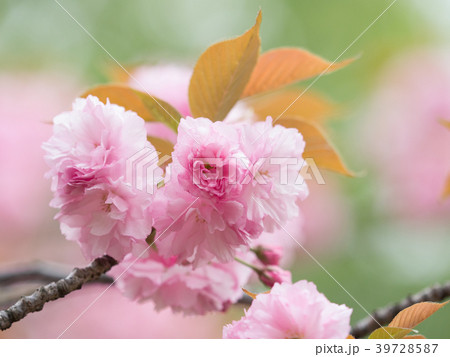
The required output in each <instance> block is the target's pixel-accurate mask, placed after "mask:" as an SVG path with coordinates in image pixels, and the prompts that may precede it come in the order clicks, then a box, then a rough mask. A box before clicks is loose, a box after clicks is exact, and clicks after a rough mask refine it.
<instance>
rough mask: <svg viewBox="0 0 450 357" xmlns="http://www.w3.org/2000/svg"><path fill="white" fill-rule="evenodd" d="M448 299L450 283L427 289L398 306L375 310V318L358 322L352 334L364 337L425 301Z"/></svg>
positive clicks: (369, 317)
mask: <svg viewBox="0 0 450 357" xmlns="http://www.w3.org/2000/svg"><path fill="white" fill-rule="evenodd" d="M448 297H450V281H447V282H446V283H444V284H442V285H439V284H437V285H434V286H432V287H428V288H425V289H423V290H422V291H419V292H418V293H416V294H414V295H410V296H408V297H407V298H406V299H404V300H402V301H400V302H399V303H397V304H392V305H388V306H386V307H382V308H379V309H377V310H375V311H374V312H373V313H372V317H373V318H372V317H371V316H367V317H366V318H364V319H362V320H361V321H359V322H357V323H356V324H355V325H354V326H353V328H352V330H351V332H350V333H351V335H352V336H354V337H355V338H361V337H364V336H366V335H368V334H370V333H371V332H373V331H375V330H376V329H377V328H379V327H380V325H381V326H386V325H388V324H389V323H390V322H391V321H392V319H393V318H394V317H395V315H397V314H398V313H399V312H400V311H402V310H404V309H406V308H407V307H409V306H411V305H414V304H417V303H419V302H424V301H432V302H439V301H442V300H444V299H446V298H448ZM375 320H376V321H375ZM377 322H378V323H377Z"/></svg>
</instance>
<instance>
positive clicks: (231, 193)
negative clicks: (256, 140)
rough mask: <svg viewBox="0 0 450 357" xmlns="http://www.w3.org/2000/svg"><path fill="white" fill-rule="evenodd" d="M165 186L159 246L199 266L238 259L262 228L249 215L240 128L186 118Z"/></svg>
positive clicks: (157, 206) (159, 202) (158, 216)
mask: <svg viewBox="0 0 450 357" xmlns="http://www.w3.org/2000/svg"><path fill="white" fill-rule="evenodd" d="M172 156H173V163H172V164H171V165H170V166H169V168H168V171H167V175H168V177H170V179H168V180H166V184H165V187H164V188H162V189H160V190H158V192H157V195H156V198H155V203H154V205H153V209H154V212H153V216H154V217H155V222H154V226H155V228H156V230H157V232H158V233H157V234H158V235H157V240H158V242H157V246H158V249H159V251H160V253H161V254H162V255H164V256H166V257H170V256H172V255H176V256H178V258H179V260H180V261H183V260H188V261H189V262H193V263H195V264H196V265H197V264H200V263H207V262H208V261H210V260H211V259H213V258H217V259H218V260H219V261H221V262H226V261H230V260H231V259H233V256H234V253H235V252H236V249H238V248H239V247H240V246H248V244H249V242H250V239H251V238H253V237H257V236H258V235H259V234H260V232H261V229H262V227H261V226H260V225H259V224H258V223H255V222H253V221H251V220H249V219H248V215H247V213H246V201H245V200H244V199H243V196H242V192H243V186H242V184H241V181H242V178H243V177H244V176H245V173H246V168H245V166H244V165H243V161H242V160H240V158H241V157H242V152H241V151H240V149H239V136H238V131H237V130H236V128H235V127H234V126H232V125H228V124H225V123H222V122H215V123H212V122H211V121H210V120H208V119H205V118H197V119H192V118H189V117H188V118H187V119H182V120H181V122H180V125H179V130H178V141H177V144H176V145H175V149H174V152H173V155H172Z"/></svg>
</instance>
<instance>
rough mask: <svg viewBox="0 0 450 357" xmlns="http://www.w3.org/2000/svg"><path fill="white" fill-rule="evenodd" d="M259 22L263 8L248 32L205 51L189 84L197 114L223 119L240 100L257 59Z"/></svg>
mask: <svg viewBox="0 0 450 357" xmlns="http://www.w3.org/2000/svg"><path fill="white" fill-rule="evenodd" d="M260 24H261V11H260V12H259V13H258V16H257V18H256V23H255V25H254V26H253V27H252V28H251V29H250V30H248V31H247V32H246V33H244V34H243V35H241V36H239V37H236V38H234V39H231V40H227V41H222V42H219V43H216V44H214V45H212V46H211V47H209V48H208V49H207V50H206V51H205V52H203V53H202V55H201V56H200V58H199V59H198V61H197V64H196V65H195V67H194V72H193V74H192V78H191V82H190V84H189V105H190V108H191V112H192V115H193V116H194V117H206V118H209V119H211V120H212V121H218V120H223V119H224V118H225V117H226V115H227V114H228V112H229V111H230V109H231V108H232V107H233V106H234V104H235V103H236V102H237V101H238V99H239V97H240V96H241V94H242V92H243V90H244V88H245V86H246V85H247V82H248V80H249V79H250V76H251V74H252V71H253V68H254V67H255V65H256V61H257V60H258V56H259V49H260V44H261V40H260V37H259V27H260Z"/></svg>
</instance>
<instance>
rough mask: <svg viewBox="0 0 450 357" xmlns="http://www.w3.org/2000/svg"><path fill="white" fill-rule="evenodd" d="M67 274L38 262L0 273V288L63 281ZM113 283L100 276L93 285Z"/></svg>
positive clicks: (106, 277)
mask: <svg viewBox="0 0 450 357" xmlns="http://www.w3.org/2000/svg"><path fill="white" fill-rule="evenodd" d="M67 274H68V273H67V272H61V271H58V270H56V269H55V268H54V267H53V266H52V265H49V264H46V263H41V262H40V263H36V264H33V265H27V266H26V267H25V268H21V269H18V270H14V271H9V272H5V273H0V287H4V286H10V285H14V284H21V283H29V282H39V283H51V282H52V281H57V280H60V279H64V277H66V276H67ZM113 281H114V279H113V278H111V277H109V276H107V275H102V276H100V277H99V278H98V279H97V280H95V283H104V284H111V283H112V282H113Z"/></svg>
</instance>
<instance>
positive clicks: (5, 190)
mask: <svg viewBox="0 0 450 357" xmlns="http://www.w3.org/2000/svg"><path fill="white" fill-rule="evenodd" d="M77 91H78V85H77V83H76V81H75V80H74V79H72V78H70V77H68V76H67V75H60V74H58V73H53V72H52V73H25V72H12V73H1V74H0V123H1V125H2V129H1V130H0V172H1V175H0V196H1V200H0V227H1V232H0V242H1V246H2V249H0V261H2V262H3V263H5V262H8V261H17V260H24V259H33V257H36V256H37V255H38V254H39V253H42V251H44V249H43V247H44V246H45V245H46V244H45V243H46V240H50V239H52V238H53V236H52V234H51V231H49V229H48V228H47V227H48V226H50V225H51V217H52V215H53V214H54V213H53V212H52V210H51V209H50V208H49V207H48V201H49V200H50V197H51V195H50V192H49V189H48V186H49V185H48V181H47V180H45V178H44V173H45V171H46V165H45V162H44V160H43V157H42V156H43V155H42V150H41V144H42V142H43V141H44V140H46V139H47V138H48V137H49V136H50V135H51V131H52V126H51V125H50V122H51V118H52V117H53V116H55V115H56V114H57V113H59V112H61V111H62V110H64V109H65V108H68V107H69V106H70V103H71V102H72V100H73V97H74V96H75V95H76V93H77ZM43 232H45V235H43V236H42V237H40V239H36V238H37V237H38V236H39V234H42V233H43ZM47 251H48V249H47Z"/></svg>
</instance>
